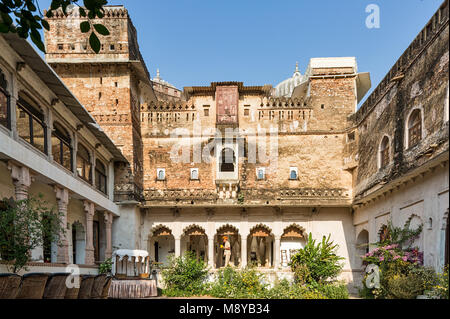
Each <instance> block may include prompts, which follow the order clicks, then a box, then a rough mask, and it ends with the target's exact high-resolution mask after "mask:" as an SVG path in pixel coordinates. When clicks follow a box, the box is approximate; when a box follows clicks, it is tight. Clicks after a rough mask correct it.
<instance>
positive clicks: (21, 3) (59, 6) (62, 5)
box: [0, 0, 109, 53]
mask: <svg viewBox="0 0 450 319" xmlns="http://www.w3.org/2000/svg"><path fill="white" fill-rule="evenodd" d="M79 2H81V1H80V0H52V2H51V4H50V8H49V9H48V11H47V13H46V15H45V17H44V15H43V14H42V11H41V9H40V7H39V0H0V32H1V33H9V32H12V33H17V34H18V35H19V36H20V37H21V38H24V39H26V38H28V37H30V39H31V41H33V43H34V44H35V45H36V46H37V47H38V48H39V50H41V51H42V52H45V45H44V42H43V41H42V37H41V34H40V30H42V29H43V28H44V29H46V30H47V31H49V30H50V25H49V23H48V22H47V21H46V20H45V18H51V17H53V16H54V12H55V11H57V10H62V12H63V13H64V15H65V16H68V15H69V14H70V12H71V10H72V9H73V8H74V7H75V6H78V10H79V13H80V16H81V17H84V18H87V21H83V22H81V24H80V29H81V31H82V32H83V33H88V32H91V34H90V35H89V45H90V46H91V48H92V50H94V52H95V53H99V52H100V47H101V44H100V40H99V38H98V36H97V34H96V33H98V34H100V35H103V36H106V35H109V31H108V29H107V28H106V27H105V26H103V25H102V24H94V23H93V20H95V19H97V18H98V19H101V18H103V17H104V16H105V13H104V9H103V6H105V5H106V4H107V3H108V1H107V0H83V6H80V5H79Z"/></svg>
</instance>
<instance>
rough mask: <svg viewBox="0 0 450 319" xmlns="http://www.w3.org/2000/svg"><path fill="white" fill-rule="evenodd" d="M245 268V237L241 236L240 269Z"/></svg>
mask: <svg viewBox="0 0 450 319" xmlns="http://www.w3.org/2000/svg"><path fill="white" fill-rule="evenodd" d="M246 266H247V236H244V235H242V236H241V268H245V267H246Z"/></svg>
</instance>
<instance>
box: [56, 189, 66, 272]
mask: <svg viewBox="0 0 450 319" xmlns="http://www.w3.org/2000/svg"><path fill="white" fill-rule="evenodd" d="M55 193H56V200H57V203H58V212H59V213H60V214H61V215H62V220H61V224H62V227H63V228H64V233H62V234H61V244H60V246H59V247H58V256H57V259H56V260H57V263H59V264H69V241H68V240H67V232H68V227H67V206H68V205H69V190H68V189H67V188H62V187H58V186H55Z"/></svg>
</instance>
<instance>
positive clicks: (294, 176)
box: [289, 167, 298, 180]
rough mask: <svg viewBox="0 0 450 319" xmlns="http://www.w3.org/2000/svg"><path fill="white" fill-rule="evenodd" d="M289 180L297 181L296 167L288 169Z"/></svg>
mask: <svg viewBox="0 0 450 319" xmlns="http://www.w3.org/2000/svg"><path fill="white" fill-rule="evenodd" d="M289 179H291V180H296V179H298V170H297V167H291V168H290V169H289Z"/></svg>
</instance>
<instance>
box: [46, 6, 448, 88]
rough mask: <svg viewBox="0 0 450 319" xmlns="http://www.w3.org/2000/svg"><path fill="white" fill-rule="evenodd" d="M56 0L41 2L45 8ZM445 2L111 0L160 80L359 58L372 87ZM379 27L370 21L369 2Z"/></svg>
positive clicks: (283, 70) (278, 76)
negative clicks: (376, 13) (120, 9)
mask: <svg viewBox="0 0 450 319" xmlns="http://www.w3.org/2000/svg"><path fill="white" fill-rule="evenodd" d="M50 2H51V1H50V0H39V3H40V5H41V8H43V7H48V6H49V4H50ZM442 2H443V0H340V1H336V0H314V1H313V0H309V1H306V0H277V1H276V0H260V1H256V0H228V1H219V0H172V1H154V0H145V1H143V0H118V1H116V0H110V1H109V4H123V5H125V6H126V8H127V9H128V11H129V12H130V14H131V18H132V20H133V23H134V25H135V26H136V28H137V30H138V39H139V44H140V49H141V52H142V54H143V57H144V59H145V62H146V64H147V67H148V69H149V71H150V73H151V75H152V77H154V76H155V75H156V68H159V69H160V71H161V77H162V78H163V79H164V80H166V81H168V82H170V83H172V84H174V85H175V86H177V87H178V88H183V87H184V86H193V85H209V83H210V82H214V81H243V82H244V83H245V84H246V85H263V84H272V85H274V86H275V85H276V84H277V83H279V82H281V81H282V80H284V79H286V78H288V77H290V76H292V73H293V72H294V69H295V62H296V61H298V62H299V67H300V71H301V73H302V74H303V73H304V72H305V70H306V67H307V65H308V62H309V59H310V58H312V57H333V56H355V57H356V58H357V62H358V69H359V71H360V72H370V73H371V78H372V89H373V88H375V87H376V85H377V84H378V83H379V82H380V81H381V80H382V79H383V77H384V75H385V74H386V73H387V72H388V71H389V69H390V68H391V66H392V65H393V64H394V63H395V61H396V60H397V58H398V57H399V56H400V55H401V54H402V53H403V51H404V50H405V49H406V48H407V47H408V45H409V44H410V42H411V41H412V40H413V39H414V38H415V37H416V35H417V34H418V32H419V31H420V30H421V29H422V28H423V27H424V26H425V24H426V23H427V22H428V20H429V19H430V18H431V16H432V15H433V14H434V12H435V11H436V10H437V9H438V8H439V6H440V5H441V3H442ZM372 3H373V4H377V5H378V6H379V8H380V17H381V20H380V28H379V29H368V28H367V27H366V24H365V20H366V17H367V16H368V13H366V12H365V8H366V6H367V5H369V4H372Z"/></svg>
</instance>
